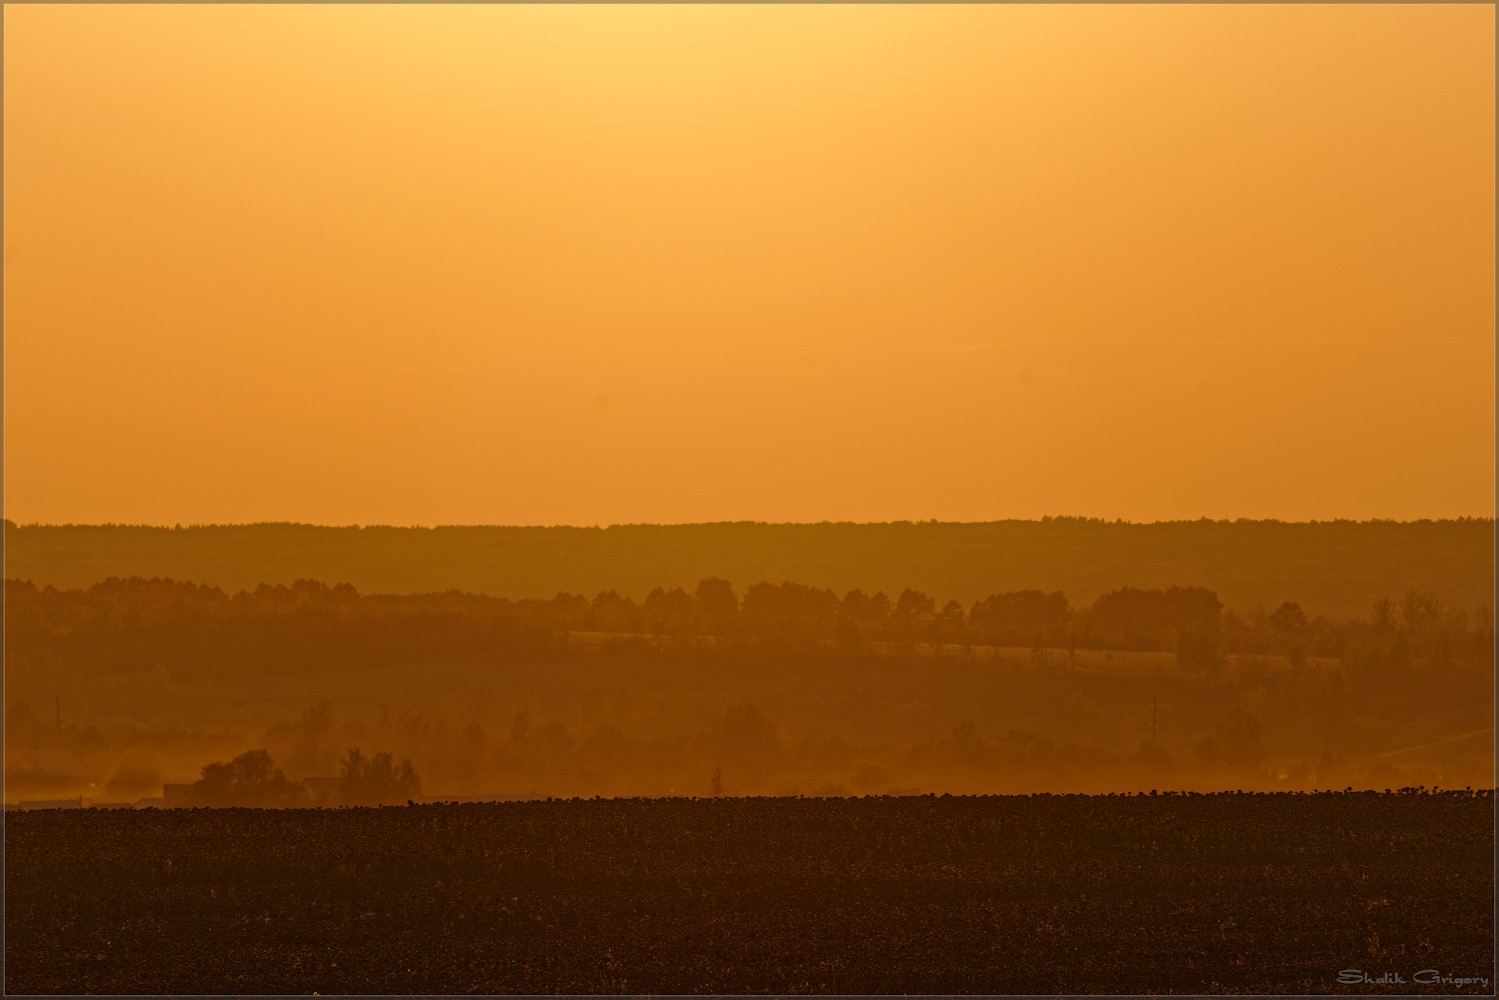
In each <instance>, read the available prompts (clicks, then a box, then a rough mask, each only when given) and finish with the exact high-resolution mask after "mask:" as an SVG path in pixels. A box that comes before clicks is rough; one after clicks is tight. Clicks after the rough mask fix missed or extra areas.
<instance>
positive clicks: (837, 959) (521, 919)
mask: <svg viewBox="0 0 1499 1000" xmlns="http://www.w3.org/2000/svg"><path fill="white" fill-rule="evenodd" d="M1493 818H1494V812H1493V798H1492V796H1491V795H1489V794H1486V793H1485V794H1480V795H1477V796H1473V795H1463V794H1447V793H1444V794H1440V795H1415V794H1408V795H1377V794H1346V795H1343V794H1339V795H1213V796H1160V797H1148V796H1145V797H1082V796H1050V797H1030V798H1026V797H993V798H947V797H942V798H932V797H926V798H884V799H714V800H683V799H664V800H594V801H578V800H575V801H555V802H524V803H506V804H494V805H451V806H415V807H407V808H388V809H353V810H338V811H315V810H300V811H284V812H275V811H258V810H221V811H208V810H177V811H161V812H158V811H141V812H132V811H119V812H83V811H57V812H34V813H12V814H9V815H8V816H7V817H6V834H5V837H6V848H7V854H6V878H7V884H6V889H7V895H6V901H5V902H6V912H5V921H6V956H5V957H6V971H5V987H6V992H7V993H12V994H14V993H49V992H65V993H139V992H154V993H164V992H172V993H225V992H233V993H310V992H313V991H317V992H321V993H325V994H327V993H381V992H400V993H431V992H444V993H472V992H486V993H512V992H524V993H553V992H569V993H610V992H621V991H628V992H631V993H696V992H715V993H753V992H836V993H906V992H913V993H975V992H978V993H1043V994H1044V993H1132V992H1193V993H1195V992H1203V993H1218V992H1224V993H1229V992H1240V993H1337V992H1357V993H1386V992H1387V993H1390V994H1392V995H1393V994H1403V993H1433V994H1435V993H1468V994H1472V995H1483V994H1491V993H1492V991H1493V990H1492V979H1493V975H1494V972H1493V967H1494V926H1493V895H1492V887H1493V846H1494V844H1493ZM1351 969H1358V970H1362V971H1364V972H1366V973H1367V974H1368V975H1369V976H1370V977H1371V978H1377V977H1379V976H1382V975H1385V974H1387V973H1393V974H1395V975H1398V976H1400V977H1402V979H1403V982H1402V983H1398V984H1395V985H1378V984H1363V983H1361V984H1358V985H1352V984H1347V983H1341V982H1340V981H1339V974H1340V972H1342V971H1343V970H1351ZM1422 970H1435V972H1426V973H1424V974H1422V975H1420V976H1418V975H1417V974H1418V973H1422ZM1433 976H1439V977H1448V978H1449V980H1450V979H1451V978H1468V977H1481V978H1483V979H1485V980H1487V981H1485V982H1482V983H1470V984H1466V985H1463V984H1454V983H1452V982H1450V981H1448V982H1437V983H1435V984H1431V985H1426V984H1423V983H1422V982H1421V981H1420V980H1421V979H1422V978H1432V977H1433Z"/></svg>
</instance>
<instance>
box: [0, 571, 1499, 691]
mask: <svg viewBox="0 0 1499 1000" xmlns="http://www.w3.org/2000/svg"><path fill="white" fill-rule="evenodd" d="M5 596H6V602H5V616H6V635H7V641H8V653H9V654H10V655H11V656H12V657H13V658H18V659H19V660H20V661H22V662H23V663H24V662H29V659H35V658H41V659H43V660H45V659H46V658H47V657H49V656H52V657H61V658H65V659H68V660H71V661H72V662H75V663H79V664H88V663H93V664H95V665H96V666H97V667H99V668H101V669H106V670H132V671H133V670H147V669H151V668H152V667H154V666H155V665H156V664H157V663H165V664H166V665H167V666H168V667H170V668H171V669H172V670H173V672H174V674H177V675H192V674H196V673H199V672H203V671H207V672H216V671H221V670H224V669H227V668H230V667H235V666H243V665H247V664H253V665H255V667H256V669H260V670H267V671H273V672H274V671H299V670H304V669H316V668H317V667H318V666H320V665H325V661H326V659H327V658H328V657H330V656H331V657H336V658H338V659H340V660H343V661H347V662H356V663H361V664H367V665H371V666H374V665H381V664H392V663H409V662H416V661H421V660H423V659H430V658H432V657H436V656H453V657H480V658H483V657H485V656H510V655H522V654H524V655H530V656H539V657H545V656H548V655H556V654H559V653H561V652H562V651H564V650H565V649H566V648H567V643H568V639H569V637H570V636H571V635H573V634H574V633H580V632H596V633H608V634H614V635H620V636H631V635H633V636H650V637H658V638H662V639H665V638H667V637H697V636H701V637H715V638H716V639H718V640H722V641H748V642H764V641H787V640H791V641H822V642H830V643H838V644H845V645H850V646H855V647H871V648H872V647H875V646H877V645H878V644H886V645H891V646H895V647H899V646H902V645H907V646H909V645H912V644H917V643H921V644H930V645H934V646H937V647H939V648H941V647H950V646H958V647H972V646H1012V647H1013V646H1019V647H1029V648H1033V649H1040V648H1054V649H1063V648H1071V649H1102V650H1140V651H1147V650H1158V651H1168V652H1174V653H1176V654H1177V656H1178V657H1179V658H1180V659H1181V660H1182V662H1183V663H1186V664H1190V665H1193V666H1199V667H1204V668H1208V667H1211V666H1212V665H1213V664H1214V663H1215V662H1216V660H1217V659H1218V657H1219V656H1221V654H1224V653H1261V654H1278V655H1288V656H1290V657H1292V658H1293V659H1295V658H1304V657H1307V656H1322V657H1339V656H1343V655H1344V654H1345V653H1347V652H1349V651H1355V652H1357V651H1364V650H1367V649H1368V648H1371V645H1372V646H1374V647H1378V648H1379V649H1380V650H1382V651H1386V652H1381V654H1380V656H1381V657H1382V658H1383V659H1389V658H1390V657H1394V658H1395V660H1398V659H1399V658H1400V657H1402V656H1404V657H1406V658H1407V659H1411V658H1429V657H1435V658H1437V659H1439V660H1440V659H1443V658H1446V659H1453V658H1461V657H1471V656H1474V655H1483V656H1487V653H1488V650H1489V647H1490V646H1491V645H1492V642H1493V615H1492V611H1491V609H1488V608H1484V607H1479V608H1475V609H1472V611H1471V612H1470V611H1468V610H1466V609H1462V608H1454V607H1451V606H1450V605H1448V604H1447V603H1445V602H1444V601H1443V600H1442V599H1441V598H1439V597H1438V596H1436V595H1435V594H1433V593H1431V592H1430V591H1420V590H1411V591H1409V592H1407V593H1406V594H1405V595H1403V596H1402V597H1400V598H1398V599H1391V598H1384V599H1381V600H1380V601H1377V602H1376V603H1375V605H1374V606H1373V608H1372V609H1371V613H1370V615H1369V617H1368V618H1366V619H1361V620H1354V621H1333V620H1330V619H1328V618H1326V617H1324V616H1317V617H1314V618H1308V616H1307V615H1306V614H1305V613H1304V612H1303V611H1302V609H1301V607H1300V605H1299V604H1298V603H1297V602H1295V601H1284V602H1281V603H1280V604H1279V605H1278V606H1277V607H1276V608H1275V609H1274V610H1267V609H1265V608H1253V609H1250V610H1249V611H1247V612H1242V613H1240V612H1234V611H1225V610H1224V608H1223V605H1222V603H1221V602H1220V601H1219V599H1218V596H1217V594H1216V593H1215V592H1213V591H1211V590H1209V589H1207V588H1204V587H1191V586H1179V587H1167V588H1164V589H1149V588H1139V587H1121V588H1119V589H1117V590H1112V591H1109V592H1108V593H1106V594H1104V595H1102V596H1101V597H1099V598H1098V599H1097V600H1096V601H1094V602H1093V603H1092V604H1091V605H1089V606H1087V607H1083V608H1078V607H1074V606H1072V605H1071V604H1070V602H1069V601H1068V600H1067V598H1066V596H1065V595H1064V594H1062V593H1060V592H1056V591H1053V592H1050V593H1043V592H1042V591H1040V590H1021V591H1011V592H1006V593H996V594H991V595H989V596H988V597H985V598H983V599H982V600H979V601H976V602H974V603H973V604H972V605H971V606H969V607H966V608H965V607H964V606H963V605H962V604H960V603H959V602H958V601H956V600H948V601H946V602H945V603H943V604H941V605H939V604H938V603H937V600H936V599H935V598H934V597H933V596H931V595H929V594H926V593H923V592H921V591H918V590H915V589H911V588H906V589H903V590H902V591H900V592H899V593H898V594H897V595H896V596H895V597H894V598H893V599H892V598H891V597H890V596H889V595H887V594H886V593H884V592H883V591H876V592H875V593H873V594H868V593H865V592H864V591H863V590H859V589H854V590H850V591H848V592H846V593H845V594H843V596H841V597H839V596H838V595H837V594H835V593H834V592H833V591H832V590H830V589H827V588H816V587H810V586H806V585H803V584H798V583H792V582H783V583H770V582H760V583H756V584H753V585H751V586H750V587H748V588H746V590H745V591H744V594H743V596H742V597H741V596H739V595H738V594H737V593H736V592H735V589H734V587H733V586H732V584H730V583H729V582H728V581H726V580H723V579H719V578H708V579H704V580H702V581H700V582H699V583H698V585H697V586H696V588H694V589H693V590H692V591H688V590H685V589H682V588H670V589H668V588H664V587H657V588H655V589H653V590H652V591H650V593H649V594H648V595H647V596H646V598H645V599H644V600H643V601H639V602H637V601H635V600H633V599H631V598H629V597H627V596H624V595H621V594H620V593H618V592H617V591H613V590H609V591H603V592H601V593H599V594H596V595H595V596H594V597H593V598H591V599H590V598H587V597H585V596H582V595H578V594H567V593H562V594H558V595H556V597H554V598H552V599H550V600H522V601H512V600H507V599H504V598H494V597H483V596H478V595H473V594H463V593H458V592H448V593H441V594H420V595H362V594H360V593H359V592H358V591H357V590H355V588H353V587H352V586H350V585H348V584H339V585H337V586H331V587H330V586H328V585H326V584H323V583H320V582H317V581H311V580H302V581H298V582H297V583H295V584H293V585H291V586H289V587H288V586H283V585H276V586H271V585H262V586H260V587H258V588H256V589H255V590H253V591H241V592H239V593H236V594H233V595H230V594H226V593H225V592H224V591H222V590H221V589H219V588H217V587H209V586H203V585H197V584H191V583H180V582H175V581H172V580H163V579H152V580H145V579H139V578H133V579H109V580H105V581H102V582H100V583H97V584H95V585H93V586H91V587H88V588H86V589H81V590H68V591H60V590H56V589H53V588H51V587H46V588H37V587H35V586H34V585H32V584H31V583H29V582H26V581H16V580H11V581H7V583H6V595H5ZM1389 650H1393V652H1389ZM1364 655H1367V654H1366V653H1365V654H1364ZM1383 659H1382V661H1381V662H1383Z"/></svg>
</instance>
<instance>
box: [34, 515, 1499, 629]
mask: <svg viewBox="0 0 1499 1000" xmlns="http://www.w3.org/2000/svg"><path fill="white" fill-rule="evenodd" d="M5 543H6V552H5V575H6V577H8V578H11V579H20V580H30V581H32V582H33V583H35V584H37V585H38V586H42V587H44V586H47V585H49V584H50V585H52V586H56V587H59V588H79V587H87V586H89V585H91V584H94V583H97V582H99V581H101V580H104V579H107V578H109V577H121V578H126V577H146V578H150V577H169V578H173V579H177V580H191V581H195V582H198V583H203V584H208V585H211V586H217V587H220V588H223V589H225V590H227V591H231V592H232V591H237V590H253V589H254V588H255V587H257V586H259V585H260V584H263V583H270V584H278V583H279V584H290V583H292V582H293V581H295V580H299V579H315V580H326V581H341V582H347V583H349V584H351V585H353V586H354V587H356V588H358V589H359V590H361V591H363V592H366V593H370V592H377V593H390V594H412V593H424V592H441V591H449V590H460V591H467V592H471V593H475V594H484V595H489V596H495V597H506V598H517V599H518V598H534V597H539V596H544V595H549V594H556V593H558V592H567V593H581V594H588V595H593V594H597V593H599V592H601V591H608V590H614V591H617V592H618V593H620V594H621V595H624V596H627V597H631V598H633V599H634V600H636V601H640V600H643V599H644V598H645V597H646V596H647V594H648V593H649V592H650V591H651V590H652V589H653V588H655V587H658V586H660V587H664V588H666V589H668V590H669V589H672V588H674V587H681V588H684V589H690V588H692V587H693V586H694V585H695V583H696V582H697V581H698V580H701V579H704V578H708V577H722V578H726V579H729V580H735V581H741V582H743V581H755V580H770V581H781V580H794V581H798V582H800V583H803V584H805V585H807V586H810V587H814V588H816V589H819V590H821V589H828V588H830V589H832V590H834V591H835V592H837V593H838V594H840V595H841V594H844V593H846V592H847V591H848V590H852V589H856V588H863V589H864V590H865V591H867V592H869V593H874V592H875V591H880V590H883V591H885V592H886V593H888V594H891V595H895V594H898V593H899V592H900V591H901V590H903V589H906V588H910V589H913V590H917V591H921V592H924V593H928V594H933V595H939V599H940V600H947V599H949V598H950V599H954V600H957V601H958V602H960V603H961V604H963V605H964V606H965V607H968V606H971V605H972V604H973V602H975V601H977V600H979V599H981V598H983V597H985V596H987V595H989V594H994V593H1005V592H1016V591H1025V590H1040V591H1042V592H1045V593H1051V592H1054V591H1061V592H1063V593H1065V594H1066V595H1067V596H1068V598H1069V599H1070V600H1071V601H1072V602H1073V603H1074V604H1075V605H1078V606H1087V605H1090V604H1092V602H1093V601H1095V600H1096V599H1097V598H1098V597H1099V596H1100V595H1102V594H1105V593H1107V592H1109V591H1112V590H1116V589H1118V588H1120V587H1122V586H1125V585H1133V586H1137V587H1142V588H1165V587H1169V586H1173V585H1179V584H1183V583H1191V584H1193V585H1196V586H1202V587H1206V588H1208V589H1210V590H1213V591H1214V592H1216V593H1217V595H1218V597H1219V598H1220V599H1221V600H1222V602H1223V604H1224V605H1225V606H1226V607H1229V608H1234V609H1239V610H1241V611H1247V610H1248V609H1251V608H1253V607H1255V606H1257V605H1263V606H1266V607H1270V608H1273V607H1275V606H1276V605H1278V604H1279V603H1280V602H1282V601H1285V600H1294V601H1296V602H1298V603H1299V604H1300V605H1301V606H1302V608H1303V609H1305V611H1306V613H1307V614H1308V615H1310V616H1312V617H1315V616H1317V615H1319V614H1320V615H1327V616H1330V617H1335V618H1353V617H1358V616H1362V615H1366V614H1367V613H1368V609H1369V608H1370V606H1371V605H1372V604H1373V602H1374V601H1376V600H1378V599H1379V598H1381V597H1384V596H1389V595H1396V594H1402V593H1405V592H1406V591H1407V590H1410V589H1416V590H1422V591H1425V590H1429V591H1432V592H1433V593H1435V594H1436V595H1437V596H1439V597H1440V598H1441V599H1442V600H1444V601H1445V602H1446V603H1447V604H1448V605H1449V606H1452V607H1462V608H1473V607H1475V606H1477V605H1488V604H1491V603H1492V600H1493V553H1494V522H1493V520H1492V519H1489V518H1460V519H1456V520H1439V521H1413V522H1397V521H1323V522H1281V521H1248V520H1239V521H1211V520H1206V519H1204V520H1199V521H1172V522H1158V523H1151V524H1134V523H1126V522H1118V521H1116V522H1108V521H1102V520H1097V519H1085V518H1068V517H1058V518H1046V519H1043V520H1040V521H993V522H979V523H947V522H935V521H930V522H893V523H885V524H853V523H822V524H764V523H755V522H737V523H720V524H684V525H648V524H641V525H611V526H609V527H605V528H592V527H498V526H472V527H470V526H461V527H435V528H407V527H381V526H370V527H357V526H356V527H320V526H314V525H303V524H250V525H199V526H187V527H143V526H127V525H17V524H14V523H13V522H10V521H7V522H6V523H5Z"/></svg>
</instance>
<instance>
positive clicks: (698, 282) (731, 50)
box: [4, 5, 1494, 524]
mask: <svg viewBox="0 0 1499 1000" xmlns="http://www.w3.org/2000/svg"><path fill="white" fill-rule="evenodd" d="M4 16H5V108H4V110H5V164H4V166H5V206H4V207H5V291H6V301H5V418H6V420H5V459H6V470H5V471H6V477H5V480H6V484H5V501H6V512H7V516H8V517H9V518H11V519H12V520H15V521H20V522H29V521H41V522H54V523H55V522H68V521H73V522H102V521H116V522H118V521H126V522H146V523H156V524H171V523H176V522H181V523H184V524H185V523H189V522H243V521H258V520H298V521H308V522H316V523H333V524H346V523H395V524H440V523H509V524H557V523H572V524H596V523H597V524H607V523H611V522H631V521H652V522H681V521H710V520H727V519H754V520H794V521H819V520H824V519H832V520H840V519H847V520H864V521H867V520H890V519H901V518H941V519H952V520H989V519H997V518H1006V517H1040V516H1042V515H1045V514H1059V513H1065V514H1083V515H1092V516H1104V517H1109V518H1114V517H1124V518H1126V519H1133V520H1155V519H1169V518H1178V517H1192V518H1195V517H1198V516H1203V515H1206V516H1211V517H1239V516H1248V517H1278V518H1285V519H1307V518H1331V517H1352V518H1370V517H1394V518H1418V517H1442V516H1457V515H1474V514H1489V513H1491V512H1492V509H1493V499H1494V497H1493V454H1494V424H1493V402H1494V389H1493V385H1494V383H1493V362H1494V339H1493V322H1494V315H1493V302H1494V284H1493V268H1494V253H1493V219H1494V203H1493V190H1494V188H1493V184H1494V155H1493V148H1494V147H1493V141H1494V126H1493V121H1494V105H1493V93H1494V90H1493V72H1494V62H1493V28H1494V24H1493V18H1494V12H1493V8H1492V7H1490V6H1430V7H1405V6H1379V7H1357V6H1341V5H1340V6H1315V5H1305V6H1294V5H1291V6H1269V7H1260V6H1207V5H1204V6H1187V5H1181V6H1176V5H1167V6H1153V7H1129V6H1118V7H1108V6H1105V7H1081V6H1062V7H1044V6H1035V7H1029V6H1006V5H1000V6H938V7H921V6H910V7H905V6H873V7H854V6H831V7H820V6H784V7H766V6H702V7H682V6H657V7H616V6H604V7H597V6H566V7H556V8H544V7H530V6H510V5H503V6H461V7H424V6H392V7H355V6H342V5H330V6H311V5H309V6H185V5H184V6H175V5H169V6H154V7H131V6H120V7H109V8H101V7H87V6H58V7H47V6H25V7H14V6H10V7H7V8H6V9H5V12H4Z"/></svg>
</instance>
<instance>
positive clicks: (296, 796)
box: [191, 750, 306, 808]
mask: <svg viewBox="0 0 1499 1000" xmlns="http://www.w3.org/2000/svg"><path fill="white" fill-rule="evenodd" d="M191 797H192V798H193V799H194V800H196V801H197V802H198V803H199V804H201V805H205V806H260V807H265V808H278V807H285V806H293V805H299V804H303V803H304V802H305V801H306V795H305V793H304V792H303V791H302V787H301V786H300V785H298V784H296V783H294V782H291V781H288V780H287V777H286V775H284V774H282V773H281V771H280V770H279V769H278V768H277V767H276V765H275V764H274V763H273V762H272V760H271V755H270V753H268V752H267V751H265V750H248V751H246V752H245V753H242V754H240V755H239V756H238V757H236V758H234V759H233V760H231V761H229V762H228V763H227V764H225V763H213V764H208V765H205V766H204V768H203V777H201V778H200V779H198V780H197V781H196V782H194V783H193V786H192V794H191Z"/></svg>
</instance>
